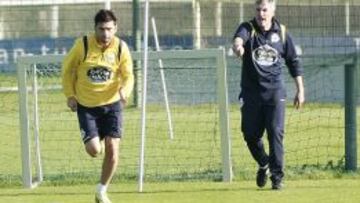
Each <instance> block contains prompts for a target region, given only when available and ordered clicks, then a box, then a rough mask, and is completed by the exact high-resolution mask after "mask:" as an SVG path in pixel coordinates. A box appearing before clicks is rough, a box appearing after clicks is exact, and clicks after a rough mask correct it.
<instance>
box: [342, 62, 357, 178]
mask: <svg viewBox="0 0 360 203" xmlns="http://www.w3.org/2000/svg"><path fill="white" fill-rule="evenodd" d="M355 64H356V63H354V64H346V65H345V170H351V171H355V170H356V169H357V149H356V148H357V143H356V105H357V101H356V100H357V95H356V86H357V85H356V83H357V81H356V65H355Z"/></svg>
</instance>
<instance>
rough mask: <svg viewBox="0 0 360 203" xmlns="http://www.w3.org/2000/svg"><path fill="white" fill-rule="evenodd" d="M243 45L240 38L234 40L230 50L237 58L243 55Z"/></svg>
mask: <svg viewBox="0 0 360 203" xmlns="http://www.w3.org/2000/svg"><path fill="white" fill-rule="evenodd" d="M243 44H244V41H243V40H242V39H241V38H240V37H237V38H235V39H234V44H233V47H232V50H233V52H234V54H235V55H236V56H237V57H242V56H243V55H244V52H245V50H244V46H243Z"/></svg>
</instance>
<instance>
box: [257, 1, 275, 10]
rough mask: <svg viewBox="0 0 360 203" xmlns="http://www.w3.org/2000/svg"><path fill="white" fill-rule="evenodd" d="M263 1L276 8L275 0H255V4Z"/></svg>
mask: <svg viewBox="0 0 360 203" xmlns="http://www.w3.org/2000/svg"><path fill="white" fill-rule="evenodd" d="M264 2H267V3H269V4H272V6H273V7H274V10H275V9H276V0H256V1H255V5H260V4H262V3H264Z"/></svg>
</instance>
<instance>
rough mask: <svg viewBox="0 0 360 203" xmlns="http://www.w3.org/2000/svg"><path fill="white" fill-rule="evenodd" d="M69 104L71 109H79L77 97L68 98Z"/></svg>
mask: <svg viewBox="0 0 360 203" xmlns="http://www.w3.org/2000/svg"><path fill="white" fill-rule="evenodd" d="M67 106H68V107H69V108H70V109H71V111H74V112H75V111H76V110H77V100H76V98H75V97H69V98H68V99H67Z"/></svg>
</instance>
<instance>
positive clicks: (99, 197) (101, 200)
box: [95, 192, 111, 203]
mask: <svg viewBox="0 0 360 203" xmlns="http://www.w3.org/2000/svg"><path fill="white" fill-rule="evenodd" d="M95 203H111V201H110V199H109V198H108V196H107V194H106V192H96V193H95Z"/></svg>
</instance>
